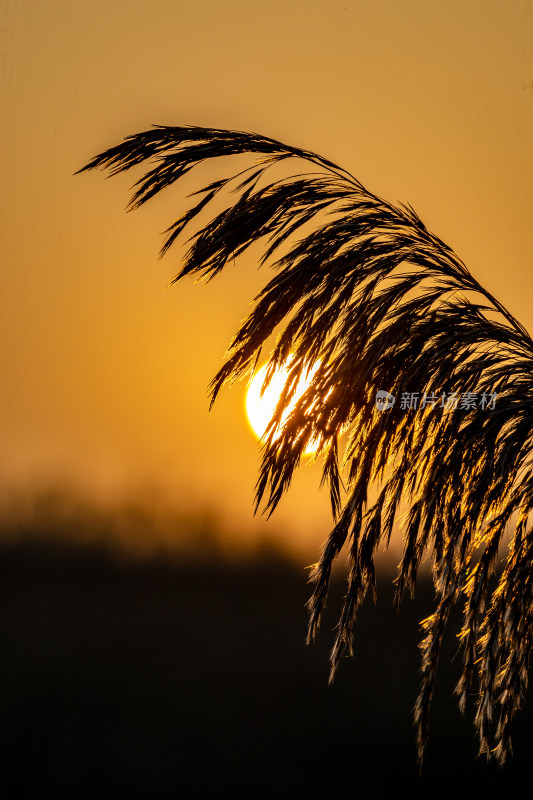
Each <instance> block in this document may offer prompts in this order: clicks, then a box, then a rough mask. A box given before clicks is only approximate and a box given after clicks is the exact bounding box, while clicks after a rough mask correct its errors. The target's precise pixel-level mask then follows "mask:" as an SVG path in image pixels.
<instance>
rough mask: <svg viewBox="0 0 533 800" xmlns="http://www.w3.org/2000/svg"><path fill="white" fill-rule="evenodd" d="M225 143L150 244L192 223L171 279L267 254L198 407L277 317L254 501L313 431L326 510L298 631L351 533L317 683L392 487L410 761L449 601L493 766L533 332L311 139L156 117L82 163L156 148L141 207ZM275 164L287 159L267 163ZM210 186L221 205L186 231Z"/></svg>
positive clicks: (523, 624)
mask: <svg viewBox="0 0 533 800" xmlns="http://www.w3.org/2000/svg"><path fill="white" fill-rule="evenodd" d="M237 155H239V156H240V157H241V159H242V161H241V162H239V167H238V171H235V170H234V171H233V172H232V173H231V174H230V176H229V177H225V178H222V179H220V180H216V181H214V182H212V183H210V184H209V185H207V186H205V187H204V188H203V189H201V190H199V191H198V192H196V193H195V195H196V199H195V200H194V201H193V203H192V205H191V207H190V209H189V210H188V211H187V212H186V213H185V214H183V215H182V216H181V217H180V218H179V219H178V220H177V221H176V222H175V223H174V224H173V225H171V227H170V228H168V230H167V231H166V232H165V233H166V234H167V238H166V241H165V243H164V245H163V248H162V251H161V253H162V254H164V253H165V252H166V251H167V250H168V249H169V247H170V246H171V245H172V243H173V242H174V241H175V240H176V239H177V237H178V236H180V234H182V233H183V231H184V229H185V228H187V229H188V230H191V229H192V230H193V231H194V235H193V236H192V237H191V238H190V240H189V242H190V247H189V249H188V251H187V253H186V255H185V257H184V262H183V266H182V268H181V270H180V272H179V273H178V275H177V276H176V278H175V279H174V280H175V281H177V280H179V279H180V278H182V277H183V276H184V275H189V274H194V275H197V276H200V277H204V278H207V279H211V278H213V277H214V276H215V275H216V274H217V273H218V272H220V270H222V269H223V267H224V266H225V264H226V263H227V262H228V261H232V262H233V259H234V258H235V257H236V256H238V255H240V254H241V253H243V252H244V251H245V250H246V248H247V247H248V246H249V245H250V244H252V243H255V242H261V243H262V244H263V247H264V255H263V257H262V258H261V262H260V263H261V264H262V263H263V262H265V261H266V260H269V261H270V262H272V268H273V270H274V277H272V278H271V280H270V281H269V282H268V283H267V285H266V286H265V288H264V289H263V290H262V291H261V292H260V294H259V295H258V296H257V297H256V299H255V307H254V309H253V311H252V312H251V313H250V315H249V316H248V318H247V319H246V320H245V321H244V322H243V323H242V325H241V327H240V329H239V331H238V332H237V334H236V335H235V337H234V339H233V341H232V342H231V344H230V347H229V349H228V352H227V354H226V359H225V363H224V364H223V366H222V367H221V369H220V371H219V372H218V374H217V375H216V376H215V378H214V379H213V381H212V383H211V384H210V395H211V403H213V401H214V400H215V398H216V397H217V395H218V393H219V391H220V389H221V388H222V387H223V386H224V385H226V384H228V383H231V382H233V381H234V380H236V379H237V378H241V377H244V376H248V375H250V373H251V372H252V370H253V369H254V368H255V366H256V364H257V359H258V357H259V353H260V351H261V347H262V346H263V344H264V343H265V342H266V340H268V339H269V337H270V336H271V334H272V333H274V332H276V331H279V335H278V339H277V343H276V346H275V348H274V349H273V351H272V353H271V354H270V361H269V365H270V366H269V372H268V373H267V380H268V378H269V377H271V376H272V374H273V372H274V370H275V368H276V367H277V366H278V365H280V364H282V363H284V362H287V359H288V357H289V354H293V355H292V360H291V361H290V378H289V380H288V382H287V386H286V390H285V392H284V394H283V396H282V397H281V399H280V402H279V404H278V408H277V410H276V414H275V417H274V419H273V421H272V423H271V425H270V427H269V429H268V438H267V441H266V443H265V445H264V448H263V455H262V464H261V469H260V476H259V479H258V483H257V494H256V508H257V506H258V505H259V504H260V503H261V501H262V500H263V499H264V500H265V510H266V511H267V512H268V513H272V511H273V510H274V509H275V507H276V505H277V504H278V502H279V500H280V498H281V496H282V494H283V493H284V491H285V490H286V489H287V488H288V487H289V484H290V481H291V478H292V474H293V471H294V469H295V467H296V466H297V465H298V464H299V462H300V459H301V457H302V455H303V452H304V450H305V446H306V443H307V442H308V441H309V439H310V438H311V437H313V438H318V439H319V441H320V447H319V452H318V457H322V459H323V481H324V482H327V483H328V485H329V490H330V496H331V505H332V509H333V514H334V519H335V522H336V524H335V526H334V528H333V530H332V531H331V533H330V535H329V538H328V539H327V541H326V543H325V545H324V548H323V551H322V554H321V557H320V560H319V562H318V563H317V564H315V565H314V567H313V570H312V574H311V580H312V582H313V583H314V592H313V595H312V597H311V599H310V601H309V604H308V605H309V612H310V621H309V634H308V639H309V640H312V639H313V638H314V637H315V635H316V633H317V630H318V627H319V623H320V617H321V613H322V609H323V607H324V604H325V601H326V595H327V590H328V583H329V577H330V572H331V568H332V565H333V562H334V561H335V559H336V558H337V556H338V555H339V553H340V551H341V549H342V548H343V547H344V546H345V545H346V547H347V549H348V551H349V576H348V589H347V593H346V597H345V601H344V607H343V609H342V613H341V617H340V621H339V624H338V629H337V635H336V641H335V644H334V647H333V650H332V653H331V679H332V678H333V676H334V674H335V670H336V668H337V666H338V664H339V661H340V659H341V657H342V655H343V654H344V653H345V652H346V651H348V652H351V651H352V640H353V636H352V630H353V625H354V621H355V618H356V614H357V611H358V609H359V607H360V606H361V603H362V602H363V599H364V598H365V595H366V593H367V591H368V589H369V588H371V587H372V589H373V590H375V578H374V556H375V553H376V551H377V549H378V546H380V545H382V544H383V543H385V544H388V542H389V540H390V536H391V532H392V528H393V523H394V520H395V517H396V516H397V513H398V507H399V503H400V501H402V502H403V503H405V504H407V507H408V511H407V513H406V518H405V526H404V530H405V538H404V551H403V557H402V559H401V563H400V565H399V575H398V580H397V597H398V599H399V598H401V596H402V595H403V594H404V593H405V592H410V593H412V592H413V591H414V587H415V581H416V576H417V570H418V568H419V565H420V562H421V559H422V557H423V556H424V554H426V553H427V554H428V556H429V558H430V560H431V568H432V574H433V579H434V584H435V591H436V608H435V612H434V614H432V616H430V617H429V618H428V619H426V620H424V621H423V623H422V626H423V629H424V639H423V641H422V643H421V649H422V655H423V658H422V681H421V687H420V693H419V696H418V700H417V702H416V706H415V712H414V714H415V722H416V727H417V743H418V754H419V760H420V762H422V758H423V754H424V747H425V744H426V741H427V735H428V715H429V707H430V702H431V697H432V693H433V686H434V681H435V673H436V667H437V661H438V657H439V648H440V646H441V642H442V638H443V632H444V629H445V626H446V623H447V620H448V618H449V615H450V610H451V608H452V606H453V605H454V604H455V603H457V602H458V601H462V602H463V603H464V616H463V627H462V631H461V634H460V639H459V648H460V651H461V654H462V664H463V666H462V675H461V679H460V681H459V684H458V686H457V693H458V695H459V704H460V707H461V709H464V706H465V701H466V698H467V695H468V694H469V693H470V692H471V691H472V690H474V689H475V690H476V691H477V715H476V725H477V729H478V733H479V739H480V747H481V751H484V752H486V754H487V757H490V756H491V755H494V756H495V757H496V758H497V759H498V760H499V761H500V762H501V763H503V762H504V761H505V759H506V758H507V756H508V754H509V753H510V751H511V741H510V723H511V720H512V718H513V716H514V714H515V712H516V710H517V709H518V708H519V707H520V705H521V702H522V699H523V694H524V690H525V688H526V684H527V670H528V658H529V652H530V648H531V638H532V631H533V626H532V623H533V532H532V528H531V527H529V526H528V516H529V512H530V511H531V509H532V507H533V471H532V468H531V454H532V452H533V447H532V444H533V443H532V435H533V410H532V403H531V397H532V396H533V379H532V376H533V342H532V340H531V338H530V336H529V334H528V333H527V331H526V330H525V329H524V328H523V327H522V325H521V324H520V323H519V322H518V321H517V320H516V319H515V318H514V317H513V316H512V315H511V314H510V313H509V311H507V310H506V309H505V308H504V307H503V306H502V305H501V303H499V302H498V300H496V299H495V298H494V297H493V296H492V295H491V294H490V293H489V292H487V291H486V290H485V289H484V288H483V287H482V286H481V285H480V284H479V283H478V282H477V280H476V279H475V278H474V277H472V275H471V274H470V273H469V271H468V270H467V268H466V266H465V265H464V264H463V262H462V261H461V260H460V259H459V258H458V257H457V256H456V255H455V253H454V252H453V251H452V250H451V249H450V247H448V246H447V245H446V244H445V243H444V242H442V241H441V240H440V239H439V238H438V237H436V236H435V235H433V234H432V233H431V232H430V231H428V229H427V228H426V226H425V225H424V223H423V222H422V221H421V220H420V219H419V217H418V216H417V214H416V213H415V211H414V210H413V209H412V208H411V207H410V206H407V205H401V204H400V205H397V206H396V205H393V204H391V203H388V202H386V201H385V200H382V199H381V198H379V197H376V195H374V194H372V193H371V192H369V191H368V190H367V189H365V187H364V186H362V184H361V183H360V182H359V181H358V180H356V178H354V177H353V176H352V175H351V174H350V173H349V172H347V171H346V170H344V169H341V168H340V167H338V166H336V165H335V164H333V163H331V162H330V161H327V160H326V159H324V158H321V157H320V156H318V155H316V154H315V153H312V152H309V151H307V150H301V149H298V148H295V147H288V146H287V145H284V144H282V143H281V142H278V141H275V140H273V139H269V138H266V137H264V136H259V135H256V134H248V133H242V132H236V131H226V130H216V129H207V128H197V127H189V126H187V127H166V126H157V127H154V128H153V129H152V130H148V131H145V132H142V133H138V134H135V135H133V136H129V137H128V138H127V139H125V140H124V141H123V142H122V143H121V144H119V145H118V146H117V147H113V148H111V149H109V150H106V151H105V152H103V153H101V154H100V155H98V156H96V157H95V158H93V159H92V161H90V162H89V163H88V164H87V165H86V166H85V167H84V168H83V170H89V169H94V168H95V167H102V168H105V169H108V170H109V171H110V173H111V174H112V175H114V174H117V173H119V172H122V171H124V170H128V169H130V168H131V167H135V166H137V165H140V164H143V163H144V162H145V161H147V160H150V159H151V160H152V166H151V169H150V170H149V171H148V172H147V173H146V174H145V175H144V176H143V177H142V178H141V179H140V180H139V181H137V183H136V184H135V187H134V188H135V191H134V194H133V197H132V199H131V202H130V208H137V207H138V206H141V205H142V204H143V203H145V202H146V201H147V200H149V199H150V198H151V197H153V196H154V195H155V194H157V193H158V192H159V191H161V190H162V189H164V188H166V187H168V186H170V185H171V184H173V183H174V182H175V181H177V180H179V179H180V178H182V177H183V176H184V175H185V174H186V173H187V172H189V170H191V169H192V168H193V167H194V166H196V165H198V164H200V163H201V162H204V161H205V160H206V159H214V158H219V157H221V156H237ZM282 162H283V163H282ZM231 163H232V164H233V165H235V163H236V162H235V161H232V162H231ZM276 165H280V166H288V167H289V168H290V169H291V170H292V172H291V174H290V175H280V174H278V173H280V169H278V168H277V166H276ZM273 168H274V169H273ZM83 170H80V171H83ZM195 195H190V196H191V197H194V196H195ZM212 201H215V204H216V205H217V206H218V208H217V211H216V213H215V212H213V214H212V215H211V217H210V219H209V221H208V222H206V223H205V224H202V225H198V224H197V225H196V227H195V224H194V223H195V222H197V223H198V221H197V219H196V218H197V216H198V215H199V214H201V212H204V209H206V207H209V204H210V203H211V202H212ZM219 203H225V207H223V208H222V210H219V208H220V205H219ZM301 226H304V227H303V228H302V230H300V228H301ZM317 361H319V362H320V366H319V369H318V370H317V371H316V372H315V374H314V377H313V380H312V383H311V385H310V386H309V388H308V389H307V391H306V392H305V394H304V395H303V396H302V397H301V399H300V400H299V401H298V402H297V403H296V406H295V408H294V410H293V412H292V413H291V414H290V415H289V417H288V419H287V421H286V422H285V423H284V425H283V429H282V430H281V432H280V431H279V430H276V426H277V423H278V422H279V420H280V419H281V414H282V412H283V410H284V408H285V407H286V406H287V404H288V403H289V402H290V400H291V397H292V394H293V392H294V389H295V387H296V384H297V379H298V376H299V375H300V373H301V372H302V370H304V369H305V368H306V367H308V366H311V365H313V364H315V363H316V362H317ZM378 390H386V391H388V392H389V393H390V394H391V395H393V396H394V397H395V398H396V401H395V403H394V405H392V407H389V408H388V409H387V410H383V411H382V410H379V409H378V408H377V406H376V403H375V397H376V392H377V391H378ZM391 402H392V400H391ZM415 405H416V406H417V407H416V408H415V407H414V406H415ZM341 435H342V437H343V441H346V445H345V450H344V458H343V460H342V462H341V463H339V452H338V451H339V439H340V437H341ZM343 478H344V481H343ZM371 486H372V487H373V490H372V491H373V492H374V493H375V499H373V500H370V498H369V488H370V487H371ZM506 532H508V533H509V534H510V542H509V549H508V552H507V554H506V558H505V559H503V561H504V563H503V570H502V571H501V572H499V571H498V567H499V566H500V565H501V561H502V558H501V555H500V553H501V550H502V548H501V547H500V545H501V543H502V539H503V537H504V534H505V533H506Z"/></svg>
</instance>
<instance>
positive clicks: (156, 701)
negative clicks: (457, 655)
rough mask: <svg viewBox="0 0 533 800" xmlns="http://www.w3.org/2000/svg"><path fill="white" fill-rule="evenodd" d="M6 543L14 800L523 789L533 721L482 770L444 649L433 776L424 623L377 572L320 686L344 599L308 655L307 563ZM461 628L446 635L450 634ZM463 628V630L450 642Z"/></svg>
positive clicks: (0, 592) (2, 642)
mask: <svg viewBox="0 0 533 800" xmlns="http://www.w3.org/2000/svg"><path fill="white" fill-rule="evenodd" d="M3 542H4V543H3V544H2V545H1V546H0V686H1V693H0V697H1V699H0V723H1V724H0V737H1V743H0V744H1V753H2V769H1V771H0V791H1V795H2V797H3V798H6V800H7V798H25V797H41V796H43V795H44V792H45V791H48V792H50V791H52V792H54V793H55V796H56V797H60V796H68V797H72V798H85V797H97V796H102V797H113V798H115V797H135V796H143V797H150V796H152V797H175V796H178V795H181V794H182V793H183V791H184V789H186V790H187V795H185V796H189V795H192V796H197V795H200V796H207V794H208V793H209V794H211V793H213V794H214V793H219V792H221V791H222V790H223V789H225V790H228V791H229V792H231V796H234V797H240V796H250V797H254V796H255V795H256V793H258V794H261V795H262V794H263V793H264V792H267V793H268V794H269V795H270V794H272V795H273V796H275V795H276V794H277V793H279V792H283V793H284V794H285V793H286V792H287V791H290V792H292V793H293V794H294V795H295V796H301V797H304V796H306V797H307V796H311V797H313V796H318V795H319V794H320V795H321V796H322V797H337V796H341V795H343V794H344V793H346V795H345V796H352V797H369V798H372V797H388V796H390V795H392V794H393V793H397V792H398V790H400V789H403V790H408V791H409V792H410V794H411V795H412V796H431V797H441V796H442V797H444V796H447V795H449V794H451V793H452V792H453V793H454V794H455V796H456V797H466V796H467V795H468V796H470V792H472V793H473V792H475V793H476V795H477V794H478V793H479V794H480V795H481V794H483V796H484V797H491V796H496V795H498V796H500V797H501V796H502V795H503V793H507V792H511V791H513V790H516V791H518V787H519V785H520V782H521V780H523V779H526V780H528V779H529V777H530V768H529V763H530V759H531V739H530V735H529V728H530V724H531V711H530V710H529V709H530V704H528V705H526V708H525V710H524V711H523V712H522V713H521V714H520V715H519V717H518V718H517V720H516V725H515V736H514V746H515V755H514V758H513V759H512V760H511V762H510V763H509V765H508V766H506V767H505V768H503V769H499V768H497V767H496V766H494V767H487V765H486V763H485V762H484V760H483V759H476V758H475V754H476V744H475V741H474V735H473V726H472V710H471V709H470V713H469V715H468V717H467V718H466V719H463V718H462V717H461V715H460V714H459V712H458V710H457V706H456V703H455V698H453V697H452V696H451V688H452V686H453V685H454V679H456V677H457V669H458V664H457V663H456V662H455V663H454V662H453V661H452V655H453V649H454V642H453V635H451V636H449V637H448V640H447V643H445V645H446V646H445V648H444V652H443V654H442V661H441V666H440V669H439V675H438V681H437V690H436V697H435V702H434V705H433V713H432V724H431V732H430V742H429V746H428V751H427V760H426V766H425V770H424V773H423V776H422V778H419V777H418V773H417V769H416V767H415V739H414V729H413V728H412V725H411V709H412V706H413V703H414V701H415V698H416V694H417V688H418V677H419V675H418V668H419V653H418V649H417V641H418V638H419V627H418V623H419V621H420V619H422V618H423V617H424V616H425V615H426V614H428V613H430V611H431V607H432V590H431V587H430V585H429V583H427V582H424V581H422V582H421V584H420V585H419V587H418V591H417V595H416V598H415V601H414V602H408V601H406V602H404V603H403V605H402V607H401V609H400V611H399V612H396V611H395V610H394V608H393V605H392V576H390V575H388V574H384V575H382V576H381V580H380V575H379V573H378V589H379V599H378V603H377V605H376V606H374V605H373V603H372V601H371V600H370V599H368V600H367V602H366V603H365V606H364V608H363V610H362V612H361V615H360V618H359V620H358V623H357V626H356V653H355V656H354V658H352V659H346V660H344V662H343V664H342V665H341V668H340V670H339V673H338V676H337V678H336V681H335V684H334V685H332V686H328V685H327V679H328V671H329V666H328V651H329V648H330V647H331V645H332V642H333V634H332V630H331V629H332V627H333V626H334V624H335V622H336V619H337V615H338V610H339V604H340V601H341V599H342V594H343V591H344V583H343V582H341V581H334V583H333V586H332V590H331V596H330V600H329V603H328V609H327V613H326V618H325V620H324V623H323V626H322V631H321V634H320V637H319V642H318V644H316V645H312V646H308V647H307V646H306V645H305V635H306V623H307V616H306V610H305V608H304V604H305V602H306V600H307V598H308V596H309V591H310V587H309V585H308V584H307V583H306V572H305V570H304V568H303V567H304V565H303V564H302V568H301V569H298V568H297V567H296V566H294V565H292V564H289V563H288V562H286V561H284V560H283V559H282V558H281V557H278V556H276V555H275V554H270V555H264V556H263V557H258V558H257V559H256V560H255V561H250V562H248V563H246V564H243V565H241V566H235V565H230V564H227V563H223V562H220V560H219V559H218V557H215V556H214V555H213V557H212V558H207V560H206V561H205V562H204V563H201V562H198V561H196V562H192V561H190V562H188V563H187V562H185V561H182V562H181V563H180V561H179V560H177V559H174V560H171V559H169V558H166V559H163V558H161V559H160V560H154V559H152V560H151V561H148V562H141V561H137V562H135V561H134V560H131V559H130V560H127V559H119V558H113V557H112V556H110V555H109V553H107V554H106V552H105V551H104V550H103V549H101V548H100V549H99V548H98V547H90V546H88V545H84V546H68V545H67V544H65V543H64V542H63V543H59V542H58V541H57V540H56V541H54V540H53V539H52V538H50V537H49V538H47V537H46V535H45V532H44V533H43V531H40V532H39V536H38V537H34V538H33V540H32V538H31V537H30V538H29V539H26V540H23V541H21V540H19V541H18V543H17V542H16V541H15V540H12V541H11V543H8V542H7V541H6V539H5V538H4V540H3ZM452 623H453V621H452ZM454 629H455V630H456V629H457V625H456V624H455V623H453V624H452V630H454Z"/></svg>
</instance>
